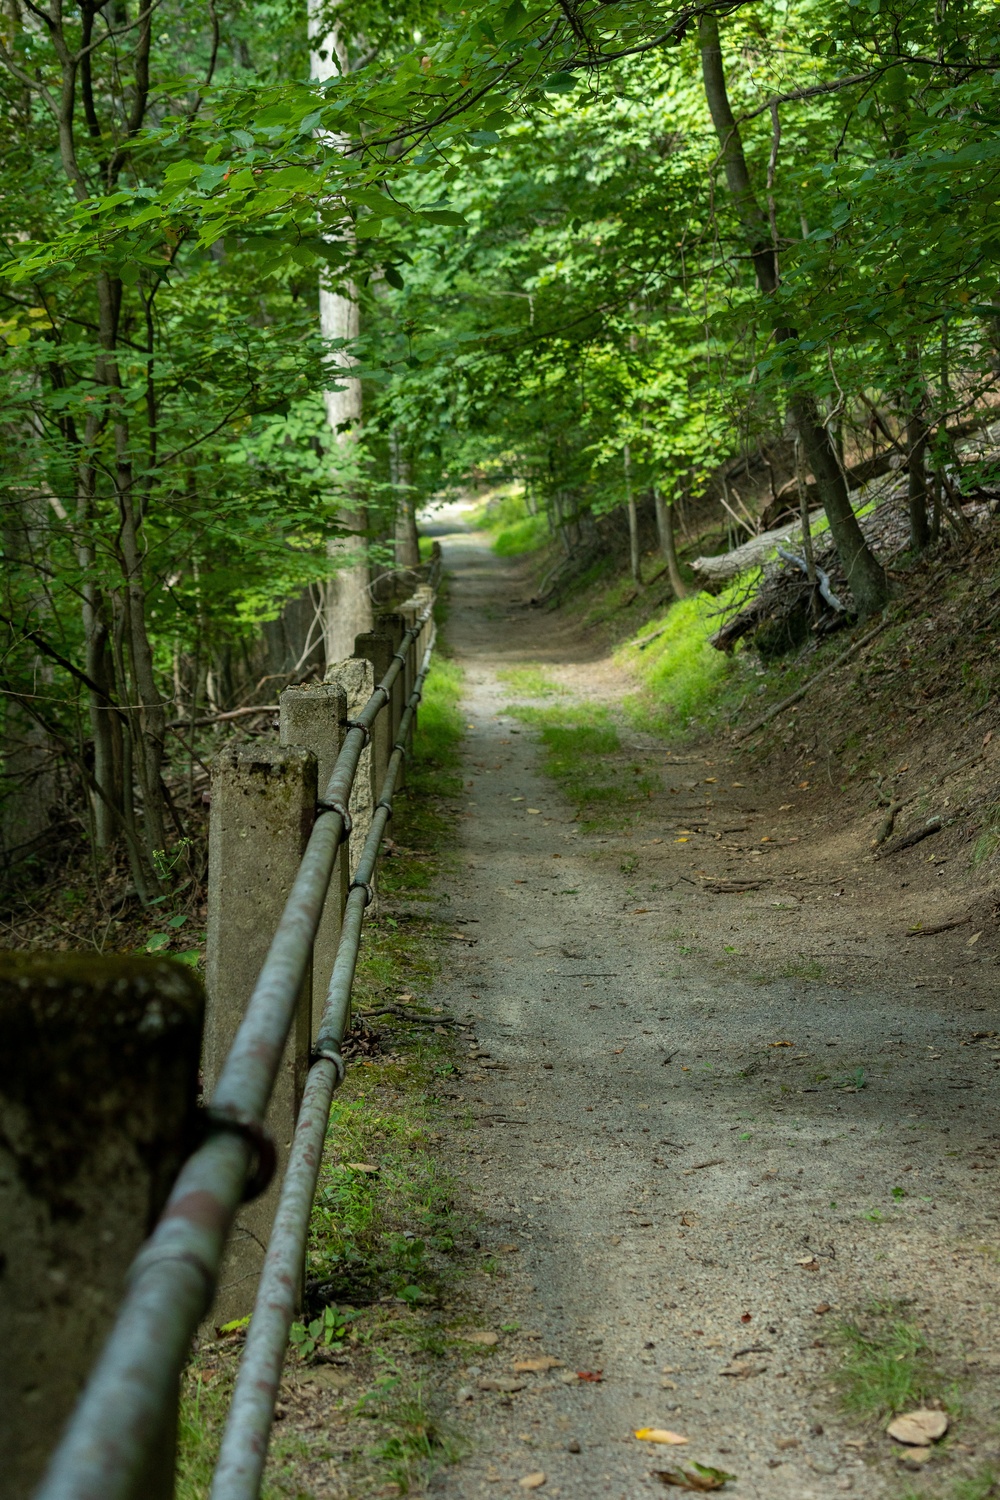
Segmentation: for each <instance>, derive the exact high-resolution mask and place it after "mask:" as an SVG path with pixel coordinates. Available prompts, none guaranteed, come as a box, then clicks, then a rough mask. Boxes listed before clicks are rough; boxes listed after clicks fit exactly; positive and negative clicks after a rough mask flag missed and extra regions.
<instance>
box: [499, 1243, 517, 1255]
mask: <svg viewBox="0 0 1000 1500" xmlns="http://www.w3.org/2000/svg"><path fill="white" fill-rule="evenodd" d="M498 1248H499V1251H500V1254H501V1255H517V1254H519V1253H520V1249H521V1247H520V1245H500V1246H499V1247H498Z"/></svg>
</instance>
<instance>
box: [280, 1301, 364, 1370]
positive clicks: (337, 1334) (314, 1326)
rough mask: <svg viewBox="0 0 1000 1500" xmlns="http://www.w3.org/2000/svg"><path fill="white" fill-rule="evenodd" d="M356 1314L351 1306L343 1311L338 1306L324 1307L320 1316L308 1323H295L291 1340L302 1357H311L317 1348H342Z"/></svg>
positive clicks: (290, 1334) (291, 1332) (290, 1332)
mask: <svg viewBox="0 0 1000 1500" xmlns="http://www.w3.org/2000/svg"><path fill="white" fill-rule="evenodd" d="M355 1316H356V1314H355V1313H354V1311H353V1309H350V1308H348V1309H346V1310H345V1311H343V1312H341V1311H340V1309H339V1308H336V1307H324V1309H323V1311H322V1312H321V1313H320V1315H319V1317H318V1318H311V1319H310V1320H309V1322H308V1323H293V1324H292V1326H291V1329H290V1331H289V1335H288V1339H289V1342H290V1344H291V1345H292V1347H293V1349H295V1351H296V1352H297V1354H298V1355H299V1357H300V1359H311V1358H312V1356H313V1355H314V1354H315V1353H316V1350H317V1349H342V1348H343V1346H344V1340H345V1338H346V1337H347V1330H348V1327H349V1325H350V1324H351V1322H352V1321H353V1319H354V1317H355Z"/></svg>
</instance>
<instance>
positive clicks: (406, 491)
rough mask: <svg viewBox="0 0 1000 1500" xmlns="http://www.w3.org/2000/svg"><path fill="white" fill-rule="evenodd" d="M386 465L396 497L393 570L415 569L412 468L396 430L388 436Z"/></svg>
mask: <svg viewBox="0 0 1000 1500" xmlns="http://www.w3.org/2000/svg"><path fill="white" fill-rule="evenodd" d="M389 464H390V468H391V471H392V483H393V488H394V490H395V495H396V525H395V558H396V567H397V568H417V567H419V566H420V534H419V532H418V531H417V517H416V513H415V510H414V504H413V483H412V479H413V475H412V466H411V464H410V455H409V453H408V452H407V450H406V448H405V447H404V445H403V443H402V442H401V441H400V437H399V430H398V428H395V427H394V428H393V429H392V431H391V432H390V434H389Z"/></svg>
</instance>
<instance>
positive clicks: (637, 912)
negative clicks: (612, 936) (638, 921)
mask: <svg viewBox="0 0 1000 1500" xmlns="http://www.w3.org/2000/svg"><path fill="white" fill-rule="evenodd" d="M632 915H633V917H645V916H648V915H649V907H648V906H637V907H635V909H634V910H633V912H632Z"/></svg>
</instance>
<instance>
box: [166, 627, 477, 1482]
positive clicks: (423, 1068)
mask: <svg viewBox="0 0 1000 1500" xmlns="http://www.w3.org/2000/svg"><path fill="white" fill-rule="evenodd" d="M460 695H461V672H460V670H459V668H458V667H457V666H456V664H455V663H454V662H452V661H450V660H449V659H448V658H447V656H446V655H444V654H443V653H440V654H438V656H437V657H436V660H435V664H434V667H433V669H432V672H431V674H430V676H429V678H428V682H427V686H426V689H425V694H424V699H423V702H422V704H421V707H420V713H419V719H418V728H417V739H416V744H415V753H414V755H413V756H412V758H411V760H410V761H409V762H408V764H407V785H406V792H405V795H403V796H402V797H401V798H400V799H399V802H398V804H397V812H396V816H395V818H394V820H393V824H392V831H393V834H394V838H393V840H391V841H387V853H388V854H389V855H390V856H391V857H388V858H386V859H385V860H384V861H383V863H382V866H381V877H380V879H381V890H382V893H383V894H382V902H381V909H380V912H379V915H378V916H376V917H375V918H374V919H373V920H371V921H370V922H369V923H368V924H367V926H366V928H365V932H364V936H363V940H362V948H361V957H360V961H359V965H358V971H357V978H356V982H355V991H354V993H355V1018H356V1019H355V1031H354V1037H355V1043H354V1047H355V1056H354V1057H353V1059H352V1060H351V1062H350V1064H349V1067H348V1073H347V1078H346V1080H345V1082H344V1084H343V1086H342V1088H341V1090H340V1091H339V1093H338V1094H337V1095H336V1098H335V1101H334V1107H333V1110H332V1111H331V1119H330V1128H329V1132H328V1136H327V1146H326V1151H325V1153H324V1160H323V1164H322V1167H321V1172H320V1182H319V1188H318V1192H317V1196H316V1201H315V1204H314V1208H313V1214H312V1221H311V1226H310V1236H309V1246H308V1256H307V1267H306V1306H305V1311H304V1314H303V1322H302V1324H300V1325H299V1326H298V1327H297V1328H296V1329H295V1330H293V1348H292V1349H290V1351H289V1354H288V1358H287V1360H286V1365H285V1374H284V1379H283V1383H282V1389H281V1393H280V1397H279V1407H278V1421H277V1422H276V1424H275V1427H274V1431H273V1436H272V1442H271V1447H270V1452H269V1456H268V1464H267V1472H266V1478H265V1484H264V1488H263V1490H262V1495H263V1496H264V1500H279V1497H294V1500H310V1497H312V1496H314V1495H323V1496H326V1495H332V1494H334V1493H336V1494H337V1495H338V1496H342V1495H350V1496H352V1497H354V1496H357V1497H359V1500H360V1497H365V1496H369V1495H372V1496H374V1495H376V1494H379V1495H386V1494H391V1493H397V1494H406V1493H408V1492H409V1491H410V1490H411V1489H412V1488H413V1487H414V1486H415V1485H418V1484H422V1483H423V1482H424V1480H425V1479H426V1477H427V1476H428V1474H429V1473H430V1472H431V1471H432V1470H433V1469H434V1468H435V1467H436V1466H438V1465H440V1464H442V1463H447V1462H450V1461H452V1460H453V1459H454V1458H455V1457H456V1456H457V1455H458V1453H459V1451H460V1445H459V1444H458V1443H457V1441H456V1439H455V1438H454V1437H453V1435H452V1434H451V1433H450V1431H449V1428H448V1424H447V1422H446V1421H444V1420H443V1417H442V1411H441V1409H440V1406H441V1403H440V1400H439V1398H438V1396H437V1394H436V1392H437V1391H438V1389H439V1387H440V1384H441V1372H442V1369H444V1368H445V1367H446V1366H447V1365H448V1359H449V1355H451V1356H452V1358H457V1357H458V1355H457V1354H456V1353H455V1351H454V1350H453V1347H452V1346H453V1345H454V1343H455V1341H454V1340H453V1339H450V1338H449V1336H448V1335H447V1333H446V1332H445V1330H444V1328H443V1318H444V1314H443V1311H442V1309H443V1305H444V1300H445V1299H447V1298H448V1297H449V1296H450V1295H451V1294H452V1293H453V1292H454V1291H455V1289H456V1288H457V1286H458V1285H459V1284H460V1282H461V1280H462V1277H463V1276H464V1275H465V1274H467V1272H468V1271H470V1270H471V1269H472V1268H473V1267H475V1268H476V1269H478V1270H480V1271H481V1270H482V1266H481V1257H478V1256H477V1254H476V1248H475V1241H474V1238H473V1236H474V1227H473V1226H472V1225H471V1224H470V1223H468V1222H467V1221H466V1219H465V1217H464V1216H463V1214H462V1212H461V1211H460V1210H459V1208H458V1207H457V1206H456V1202H455V1193H454V1185H453V1183H452V1180H451V1178H450V1176H449V1174H448V1172H447V1171H446V1170H444V1169H443V1167H442V1165H441V1162H440V1160H439V1152H438V1150H437V1147H436V1142H437V1141H438V1140H440V1132H438V1131H437V1130H436V1129H435V1125H436V1124H437V1123H439V1120H440V1117H441V1114H442V1108H443V1101H442V1097H441V1091H442V1089H443V1088H445V1087H446V1086H447V1083H446V1080H447V1079H448V1078H449V1077H450V1076H451V1075H453V1074H454V1072H455V1063H454V1060H453V1059H454V1055H455V1043H454V1035H455V1032H454V1027H453V1025H452V1024H451V1023H450V1018H448V1017H446V1016H444V1015H443V1014H442V1012H441V1011H440V1009H439V1008H438V1007H437V1006H436V1005H435V1000H434V994H433V986H434V981H435V977H436V974H437V971H438V963H437V958H436V952H435V948H436V944H435V938H436V936H437V933H438V924H437V923H436V922H435V921H434V920H433V919H432V918H431V917H430V916H427V917H424V916H423V914H422V913H421V911H420V909H419V903H420V901H421V899H422V898H423V896H424V893H425V891H426V888H427V887H428V886H429V884H430V882H431V880H432V878H433V876H434V874H435V873H436V871H438V870H439V869H440V868H441V867H442V865H443V864H444V863H446V861H447V859H448V849H449V844H450V840H451V825H450V822H449V819H448V816H447V814H446V812H445V802H444V799H445V798H447V797H448V796H450V795H452V794H453V793H454V791H455V790H456V785H458V786H460V784H461V783H460V778H459V777H458V776H457V774H456V767H457V764H458V742H459V740H460V739H461V736H462V732H463V721H462V716H461V714H460V712H459V701H460ZM403 902H405V903H406V905H405V906H404V905H403V904H402V903H403ZM415 903H416V909H415V905H414V904H415ZM387 1006H392V1007H393V1013H392V1014H387V1013H386V1007H387ZM400 1012H401V1014H400ZM408 1012H409V1013H410V1014H408ZM411 1016H412V1019H411ZM439 1018H440V1019H439ZM242 1339H243V1330H242V1329H234V1330H232V1331H231V1332H230V1333H229V1334H228V1335H227V1336H226V1337H223V1338H221V1339H217V1340H214V1341H210V1342H207V1343H205V1344H203V1345H202V1346H201V1348H200V1349H199V1350H198V1352H197V1354H196V1355H195V1357H194V1359H193V1360H192V1363H191V1366H190V1368H189V1370H188V1373H187V1376H186V1379H185V1383H184V1392H183V1401H182V1412H181V1441H180V1472H179V1480H178V1497H179V1500H206V1497H207V1495H208V1492H209V1487H210V1481H211V1472H212V1465H213V1463H214V1462H215V1458H216V1455H217V1451H218V1444H219V1441H220V1438H221V1433H222V1427H223V1424H224V1421H225V1415H226V1410H227V1407H228V1398H229V1394H230V1392H231V1389H232V1385H233V1382H234V1380H235V1376H236V1370H237V1367H238V1361H239V1354H240V1348H241V1344H242ZM331 1484H334V1485H335V1488H331Z"/></svg>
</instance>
